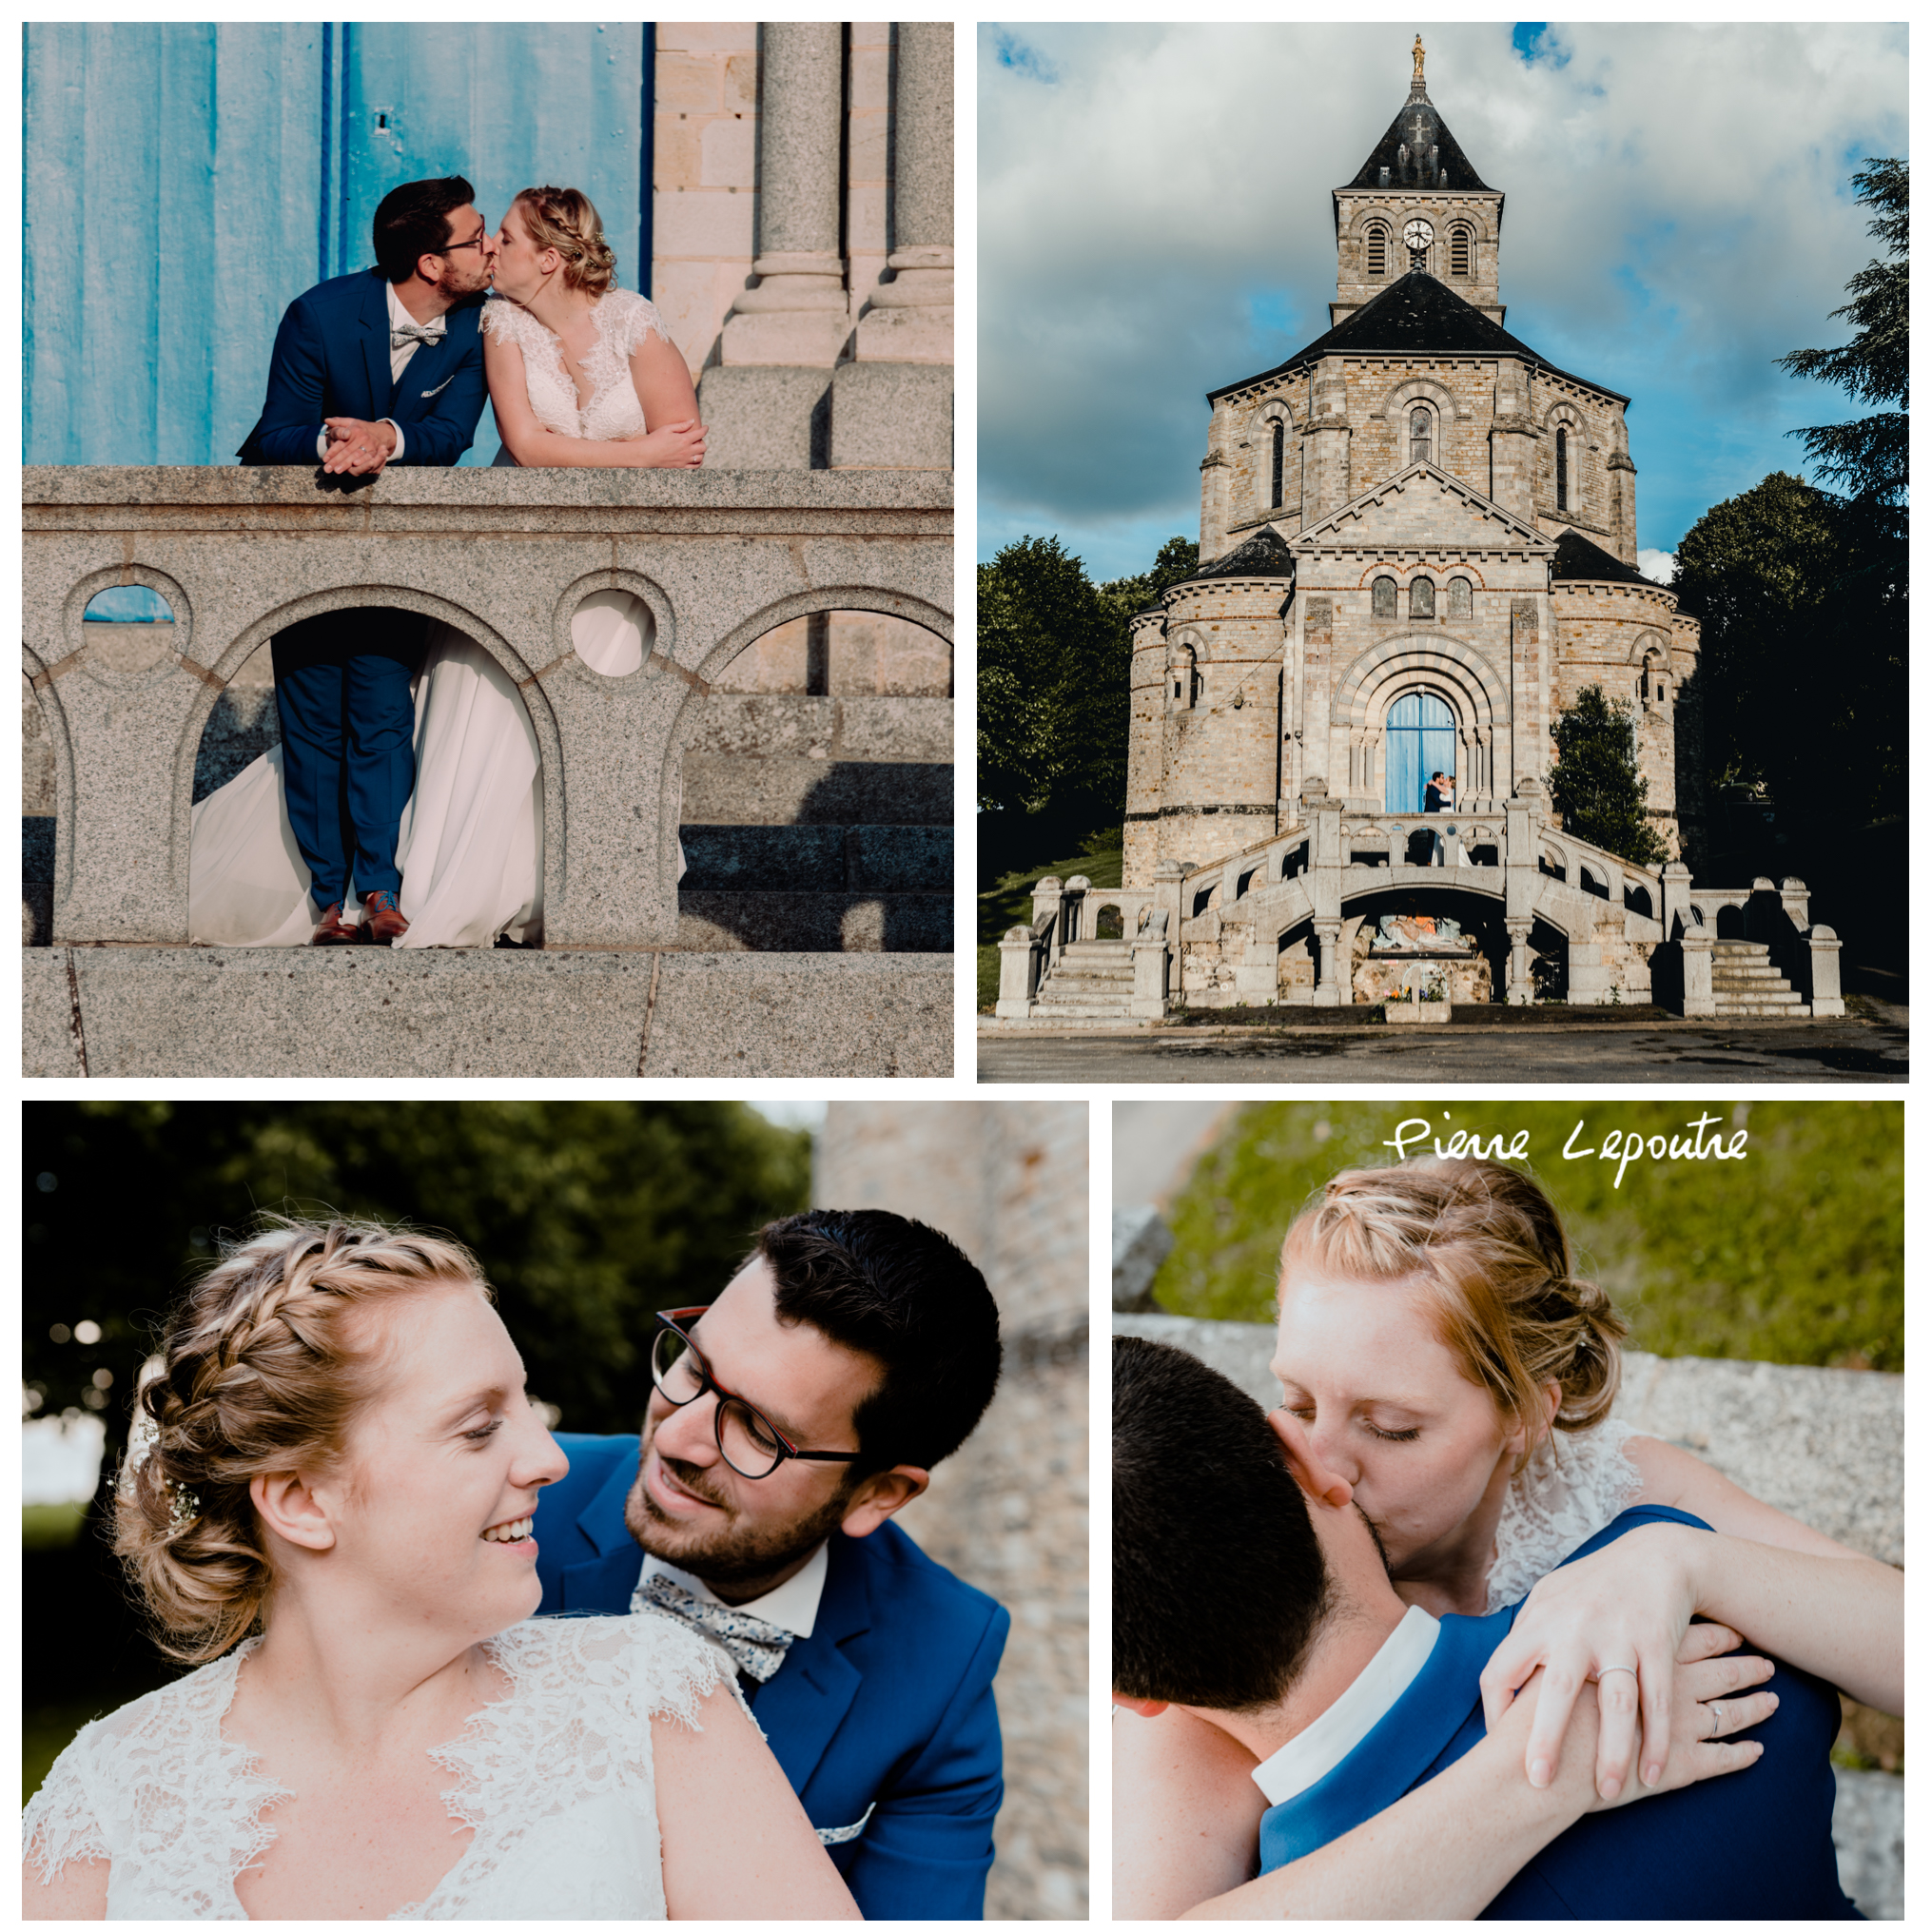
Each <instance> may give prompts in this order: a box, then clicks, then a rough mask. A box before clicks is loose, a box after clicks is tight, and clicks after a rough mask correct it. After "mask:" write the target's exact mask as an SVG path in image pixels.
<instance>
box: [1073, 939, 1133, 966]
mask: <svg viewBox="0 0 1932 1932" xmlns="http://www.w3.org/2000/svg"><path fill="white" fill-rule="evenodd" d="M1062 957H1063V958H1064V959H1082V960H1113V959H1121V960H1126V961H1127V962H1129V963H1130V964H1131V963H1132V961H1133V957H1134V948H1133V946H1132V945H1131V944H1130V943H1129V942H1128V941H1126V940H1124V939H1076V940H1075V941H1074V942H1073V943H1072V944H1071V945H1070V946H1067V947H1066V948H1065V950H1064V952H1063V954H1062Z"/></svg>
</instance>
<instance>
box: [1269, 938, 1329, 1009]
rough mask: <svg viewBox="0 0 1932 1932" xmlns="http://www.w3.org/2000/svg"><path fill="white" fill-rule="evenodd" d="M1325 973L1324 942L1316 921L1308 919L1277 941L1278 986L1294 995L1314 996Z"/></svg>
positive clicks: (1276, 973) (1276, 979)
mask: <svg viewBox="0 0 1932 1932" xmlns="http://www.w3.org/2000/svg"><path fill="white" fill-rule="evenodd" d="M1320 976H1321V945H1320V942H1319V941H1318V940H1317V938H1316V936H1315V924H1314V922H1313V921H1312V920H1308V919H1304V920H1302V921H1301V923H1300V924H1299V925H1298V926H1291V927H1289V928H1288V929H1287V931H1285V932H1284V933H1282V934H1281V935H1280V936H1279V937H1278V939H1277V940H1276V941H1275V986H1276V989H1277V992H1278V994H1281V995H1285V996H1287V997H1288V998H1290V999H1294V998H1296V997H1297V996H1298V995H1300V996H1302V997H1307V996H1312V995H1313V993H1314V991H1315V987H1316V985H1317V982H1318V981H1319V979H1320Z"/></svg>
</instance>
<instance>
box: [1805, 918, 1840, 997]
mask: <svg viewBox="0 0 1932 1932" xmlns="http://www.w3.org/2000/svg"><path fill="white" fill-rule="evenodd" d="M1805 942H1806V944H1807V945H1808V946H1809V948H1810V964H1811V985H1810V988H1809V991H1810V997H1811V1015H1812V1018H1813V1019H1818V1020H1825V1019H1833V1020H1835V1019H1842V1018H1843V1017H1844V998H1843V996H1842V995H1841V993H1840V990H1839V985H1838V953H1839V947H1840V946H1841V945H1842V944H1843V942H1842V941H1841V940H1840V939H1839V936H1838V934H1837V933H1835V932H1834V931H1832V929H1831V928H1830V927H1828V926H1814V927H1812V928H1811V930H1810V931H1809V932H1808V933H1806V934H1805Z"/></svg>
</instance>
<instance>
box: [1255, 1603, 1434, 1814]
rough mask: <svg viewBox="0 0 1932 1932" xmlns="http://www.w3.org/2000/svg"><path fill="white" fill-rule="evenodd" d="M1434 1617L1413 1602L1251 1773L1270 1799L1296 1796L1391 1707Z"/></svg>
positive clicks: (1423, 1658) (1430, 1635) (1425, 1644)
mask: <svg viewBox="0 0 1932 1932" xmlns="http://www.w3.org/2000/svg"><path fill="white" fill-rule="evenodd" d="M1440 1628H1441V1626H1440V1625H1438V1624H1437V1623H1436V1621H1435V1619H1434V1617H1433V1616H1431V1615H1430V1614H1429V1612H1428V1611H1427V1610H1418V1609H1416V1608H1415V1605H1413V1604H1412V1605H1411V1606H1410V1607H1409V1611H1408V1614H1407V1615H1406V1616H1404V1617H1403V1619H1402V1621H1401V1622H1400V1623H1399V1624H1397V1625H1396V1626H1395V1629H1394V1630H1391V1631H1390V1632H1389V1634H1388V1636H1387V1637H1386V1638H1384V1639H1383V1642H1382V1648H1381V1649H1379V1650H1377V1651H1376V1654H1375V1655H1374V1656H1373V1657H1371V1658H1370V1659H1369V1661H1368V1663H1367V1665H1366V1666H1365V1667H1364V1668H1363V1669H1362V1672H1361V1674H1360V1675H1359V1676H1358V1677H1357V1678H1356V1681H1355V1682H1354V1683H1353V1684H1351V1685H1350V1686H1349V1688H1347V1689H1346V1690H1344V1691H1343V1692H1342V1693H1341V1695H1340V1696H1339V1697H1337V1699H1336V1700H1335V1702H1334V1703H1333V1704H1331V1705H1330V1706H1329V1707H1328V1708H1327V1709H1326V1710H1324V1711H1323V1712H1322V1713H1321V1715H1320V1716H1319V1717H1317V1719H1316V1720H1315V1722H1314V1723H1313V1724H1311V1725H1310V1726H1309V1727H1308V1728H1307V1729H1306V1730H1304V1731H1301V1732H1298V1734H1297V1735H1296V1736H1294V1737H1292V1738H1290V1739H1289V1740H1288V1742H1287V1743H1286V1744H1285V1745H1283V1746H1282V1747H1281V1748H1280V1749H1279V1750H1278V1751H1277V1752H1276V1753H1275V1755H1274V1756H1273V1757H1272V1758H1266V1759H1263V1760H1262V1762H1261V1763H1260V1764H1259V1765H1257V1766H1255V1768H1254V1770H1253V1771H1252V1772H1251V1773H1250V1776H1252V1777H1253V1779H1254V1781H1255V1783H1256V1784H1258V1785H1259V1786H1260V1787H1261V1791H1262V1795H1263V1796H1264V1797H1266V1799H1267V1801H1268V1803H1269V1804H1270V1805H1285V1804H1286V1803H1287V1802H1288V1800H1289V1799H1291V1798H1295V1797H1298V1796H1299V1795H1300V1794H1301V1793H1302V1792H1303V1791H1306V1790H1307V1789H1308V1788H1309V1787H1310V1786H1313V1785H1315V1784H1316V1783H1317V1782H1318V1781H1319V1780H1320V1779H1322V1778H1325V1777H1327V1775H1328V1774H1329V1772H1331V1771H1332V1770H1334V1769H1335V1767H1336V1766H1337V1765H1338V1764H1340V1763H1341V1761H1342V1760H1343V1759H1344V1758H1346V1757H1347V1756H1348V1754H1349V1753H1350V1752H1351V1751H1352V1750H1354V1749H1355V1747H1356V1746H1357V1745H1358V1744H1360V1743H1361V1741H1362V1740H1363V1739H1364V1738H1365V1737H1367V1736H1368V1734H1369V1733H1370V1732H1371V1731H1372V1730H1374V1729H1375V1727H1376V1725H1378V1724H1380V1723H1381V1721H1382V1720H1383V1718H1385V1717H1387V1716H1388V1714H1389V1713H1390V1711H1392V1710H1393V1709H1395V1703H1396V1700H1397V1699H1398V1698H1399V1697H1400V1696H1401V1695H1402V1693H1403V1692H1404V1691H1405V1690H1407V1689H1408V1688H1409V1687H1410V1685H1412V1684H1413V1683H1415V1678H1416V1676H1417V1674H1418V1673H1419V1672H1420V1670H1421V1669H1422V1667H1423V1665H1424V1664H1426V1663H1427V1662H1428V1661H1429V1653H1430V1651H1432V1650H1433V1649H1434V1648H1435V1637H1436V1632H1437V1631H1438V1630H1440Z"/></svg>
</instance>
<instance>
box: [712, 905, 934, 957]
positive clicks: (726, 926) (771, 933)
mask: <svg viewBox="0 0 1932 1932" xmlns="http://www.w3.org/2000/svg"><path fill="white" fill-rule="evenodd" d="M677 948H678V950H679V951H690V952H949V951H950V950H951V949H952V896H951V894H950V893H946V892H888V893H877V892H874V893H866V894H859V893H850V892H847V893H839V892H680V893H679V894H678V899H677Z"/></svg>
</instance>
